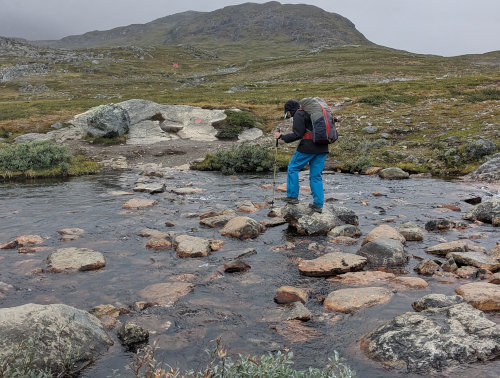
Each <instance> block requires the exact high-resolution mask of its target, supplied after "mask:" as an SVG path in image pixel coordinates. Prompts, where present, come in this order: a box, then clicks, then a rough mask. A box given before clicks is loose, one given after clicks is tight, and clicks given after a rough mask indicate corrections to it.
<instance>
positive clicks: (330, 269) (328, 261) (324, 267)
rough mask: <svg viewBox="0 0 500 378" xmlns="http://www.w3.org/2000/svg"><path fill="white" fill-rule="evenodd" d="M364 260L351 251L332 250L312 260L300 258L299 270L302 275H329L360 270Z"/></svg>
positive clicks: (364, 263) (364, 262)
mask: <svg viewBox="0 0 500 378" xmlns="http://www.w3.org/2000/svg"><path fill="white" fill-rule="evenodd" d="M366 262H367V260H366V258H364V257H362V256H358V255H354V254H352V253H343V252H332V253H327V254H326V255H323V256H321V257H318V258H317V259H314V260H302V261H301V262H300V263H299V272H300V274H302V275H304V276H310V277H329V276H335V275H338V274H342V273H347V272H353V271H358V270H362V269H363V268H364V266H365V265H366Z"/></svg>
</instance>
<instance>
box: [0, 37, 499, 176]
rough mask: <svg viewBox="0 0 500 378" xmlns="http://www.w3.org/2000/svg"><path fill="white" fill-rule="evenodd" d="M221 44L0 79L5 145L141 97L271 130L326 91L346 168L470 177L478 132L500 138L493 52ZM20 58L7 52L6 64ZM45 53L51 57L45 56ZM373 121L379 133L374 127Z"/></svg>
mask: <svg viewBox="0 0 500 378" xmlns="http://www.w3.org/2000/svg"><path fill="white" fill-rule="evenodd" d="M34 49H41V48H35V47H34ZM76 51H77V53H78V51H79V50H76ZM214 52H215V54H201V55H200V53H199V49H195V50H193V49H187V48H185V46H184V47H183V46H155V47H148V48H144V49H140V50H136V49H132V48H95V49H92V50H89V49H85V50H81V51H80V53H81V54H84V53H85V54H91V55H92V56H94V57H96V59H94V60H85V59H82V60H81V61H79V60H76V61H74V62H66V61H64V60H61V61H60V62H57V61H56V62H52V63H51V64H50V65H49V67H50V69H49V71H48V73H45V74H37V75H30V76H21V77H19V78H16V79H14V80H10V81H8V82H4V83H2V84H0V88H1V91H0V137H2V138H4V144H5V143H8V142H10V141H12V140H13V139H14V138H15V137H16V136H18V135H21V134H25V133H29V132H46V131H49V130H50V129H51V125H52V124H54V123H55V122H62V123H63V124H64V123H65V122H66V121H68V120H69V119H70V118H71V117H72V116H74V115H76V114H78V113H81V112H84V111H86V110H88V109H89V108H91V107H94V106H97V105H100V104H106V103H109V102H120V101H123V100H127V99H131V98H141V99H147V100H151V101H155V102H158V103H164V104H187V105H194V106H201V107H206V108H223V109H231V108H238V109H244V110H245V111H243V112H234V111H231V110H227V114H228V119H227V120H226V122H225V123H223V124H221V125H218V126H219V137H220V138H229V139H233V138H234V135H235V133H236V132H238V131H239V130H241V129H242V128H244V127H248V125H254V124H255V125H257V127H259V128H261V129H263V131H264V132H270V131H272V129H273V128H274V127H275V126H276V123H277V122H279V120H280V118H281V116H282V106H283V103H284V102H285V101H286V100H287V99H289V98H297V99H300V98H303V97H307V96H320V97H323V98H325V99H326V100H327V102H328V103H329V104H330V105H335V104H337V105H340V106H339V108H338V110H337V111H336V116H337V117H338V118H339V119H340V126H339V132H340V136H341V137H340V139H339V141H338V142H336V144H335V146H334V148H332V149H331V155H330V157H329V159H330V160H332V161H334V162H335V164H336V167H337V169H340V170H342V171H346V172H355V171H362V170H363V169H365V168H366V167H368V166H381V167H387V166H398V167H400V168H403V169H406V170H408V171H410V172H430V173H432V174H436V175H447V176H448V175H463V174H466V173H468V172H470V171H472V170H473V169H475V168H476V167H478V166H479V165H480V164H481V163H483V162H484V159H485V156H486V155H488V154H491V153H494V152H496V151H498V147H495V148H493V149H492V150H489V151H487V153H486V154H483V153H478V154H475V153H471V152H470V151H471V149H474V145H477V143H478V141H484V140H487V141H491V142H493V143H494V144H495V145H496V146H499V145H500V131H499V127H498V122H499V121H498V120H499V113H500V107H499V101H500V89H499V85H498V82H499V79H500V78H499V73H498V72H499V71H498V62H499V60H500V52H498V51H496V52H491V53H488V54H482V55H466V56H458V57H451V58H445V57H439V56H432V55H419V54H413V53H410V52H405V51H399V50H393V49H389V48H384V47H374V46H358V47H356V46H346V47H332V48H326V49H322V50H320V49H318V50H315V51H311V50H307V49H304V50H300V49H299V50H294V51H291V52H290V51H287V50H285V49H283V50H279V49H274V50H273V51H270V49H269V48H268V47H266V46H265V45H263V44H262V43H261V42H258V41H257V42H255V45H252V44H250V45H248V46H246V47H245V48H243V47H241V46H239V45H232V46H229V45H221V46H219V47H218V48H217V49H216V50H214ZM18 59H19V58H17V57H15V56H9V55H8V54H7V55H5V56H4V57H3V58H2V60H1V61H0V69H1V68H4V67H8V66H11V65H14V64H16V63H17V62H18ZM38 60H40V62H41V63H44V55H42V54H40V58H39V59H38ZM173 62H175V63H176V64H175V65H174V64H172V63H173ZM45 63H47V62H45ZM26 88H28V89H29V88H43V90H40V91H36V90H31V91H30V90H27V89H26ZM369 126H374V127H375V129H376V131H375V132H373V133H367V132H366V131H365V129H366V127H369ZM95 142H97V143H104V142H105V141H95ZM119 142H123V141H119ZM269 147H270V148H272V146H269ZM292 152H293V146H283V147H280V154H284V155H286V156H290V155H291V154H292ZM285 160H286V159H285Z"/></svg>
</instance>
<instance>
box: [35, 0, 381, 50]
mask: <svg viewBox="0 0 500 378" xmlns="http://www.w3.org/2000/svg"><path fill="white" fill-rule="evenodd" d="M254 41H258V42H265V41H269V42H282V43H290V44H292V45H293V44H295V45H301V44H302V45H308V46H309V47H321V46H339V45H350V44H355V45H372V43H371V42H370V41H368V40H367V39H366V38H365V37H364V36H363V34H361V33H360V32H359V31H358V30H357V29H356V28H355V26H354V24H353V23H352V22H351V21H349V20H348V19H347V18H345V17H342V16H340V15H338V14H336V13H330V12H326V11H324V10H322V9H320V8H318V7H315V6H311V5H304V4H298V5H293V4H284V5H282V4H280V3H279V2H276V1H272V2H268V3H264V4H255V3H245V4H241V5H235V6H228V7H225V8H222V9H218V10H215V11H213V12H194V11H189V12H184V13H178V14H174V15H171V16H167V17H163V18H159V19H156V20H154V21H152V22H149V23H147V24H133V25H129V26H124V27H118V28H114V29H111V30H106V31H92V32H88V33H85V34H82V35H76V36H68V37H65V38H62V39H61V40H58V41H37V44H38V45H42V46H47V47H61V48H70V49H71V48H89V47H101V46H108V47H109V46H124V45H139V46H153V45H172V44H185V43H188V44H193V45H196V44H203V43H207V42H209V43H236V44H245V43H252V42H254Z"/></svg>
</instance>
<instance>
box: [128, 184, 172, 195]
mask: <svg viewBox="0 0 500 378" xmlns="http://www.w3.org/2000/svg"><path fill="white" fill-rule="evenodd" d="M164 191H165V184H162V183H139V184H137V185H136V186H135V188H134V192H143V193H149V194H155V193H163V192H164Z"/></svg>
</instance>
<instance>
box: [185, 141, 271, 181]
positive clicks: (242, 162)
mask: <svg viewBox="0 0 500 378" xmlns="http://www.w3.org/2000/svg"><path fill="white" fill-rule="evenodd" d="M273 163H274V156H273V154H272V152H271V150H270V149H268V148H264V147H261V146H258V145H250V144H246V143H244V144H241V145H239V146H237V147H233V148H231V149H229V150H219V151H217V152H216V153H215V154H207V155H206V156H205V159H204V160H203V161H202V162H198V163H194V164H192V166H191V168H192V169H196V170H200V171H221V172H222V173H223V174H226V175H232V174H235V173H241V172H249V173H252V172H265V171H270V170H272V169H273Z"/></svg>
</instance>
